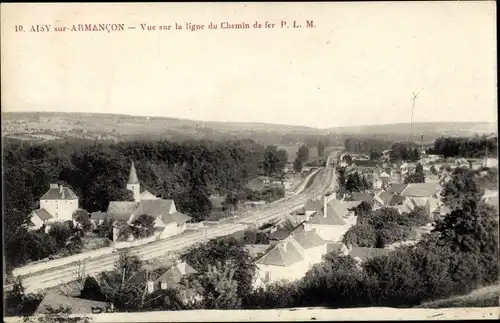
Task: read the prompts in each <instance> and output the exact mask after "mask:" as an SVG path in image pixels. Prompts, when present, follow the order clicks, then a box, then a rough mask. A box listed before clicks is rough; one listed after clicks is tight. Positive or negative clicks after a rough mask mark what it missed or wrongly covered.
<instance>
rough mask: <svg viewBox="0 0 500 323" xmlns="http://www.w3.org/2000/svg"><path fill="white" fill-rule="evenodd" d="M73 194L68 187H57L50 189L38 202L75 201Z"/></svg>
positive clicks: (76, 197)
mask: <svg viewBox="0 0 500 323" xmlns="http://www.w3.org/2000/svg"><path fill="white" fill-rule="evenodd" d="M77 199H78V196H76V194H75V192H73V191H72V190H71V189H70V188H69V187H66V186H62V185H61V186H59V187H51V188H49V190H48V191H47V192H46V193H45V194H44V195H42V197H41V198H40V200H77Z"/></svg>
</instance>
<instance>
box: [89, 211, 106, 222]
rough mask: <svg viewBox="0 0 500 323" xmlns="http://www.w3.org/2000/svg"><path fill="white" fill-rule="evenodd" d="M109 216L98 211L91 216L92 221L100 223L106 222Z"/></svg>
mask: <svg viewBox="0 0 500 323" xmlns="http://www.w3.org/2000/svg"><path fill="white" fill-rule="evenodd" d="M107 217H108V215H107V214H106V213H105V212H101V211H97V212H92V213H91V214H90V220H95V221H100V220H105V219H106V218H107Z"/></svg>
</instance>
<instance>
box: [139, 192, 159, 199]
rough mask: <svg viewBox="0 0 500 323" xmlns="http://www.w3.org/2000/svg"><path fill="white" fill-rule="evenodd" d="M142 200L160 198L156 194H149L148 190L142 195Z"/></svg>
mask: <svg viewBox="0 0 500 323" xmlns="http://www.w3.org/2000/svg"><path fill="white" fill-rule="evenodd" d="M140 199H141V200H156V199H158V197H156V196H155V195H154V194H152V193H151V192H149V191H148V190H144V191H143V192H142V193H141V195H140Z"/></svg>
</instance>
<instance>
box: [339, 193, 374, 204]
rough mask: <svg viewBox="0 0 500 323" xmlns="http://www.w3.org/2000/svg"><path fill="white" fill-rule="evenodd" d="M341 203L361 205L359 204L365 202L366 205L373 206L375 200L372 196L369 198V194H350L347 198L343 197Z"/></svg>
mask: <svg viewBox="0 0 500 323" xmlns="http://www.w3.org/2000/svg"><path fill="white" fill-rule="evenodd" d="M342 201H346V202H359V203H358V205H359V204H361V202H367V203H370V204H371V205H373V204H374V203H375V199H374V198H373V196H371V195H370V194H366V193H352V194H350V195H348V196H345V197H344V198H343V199H342Z"/></svg>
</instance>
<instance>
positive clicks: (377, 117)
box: [1, 1, 497, 128]
mask: <svg viewBox="0 0 500 323" xmlns="http://www.w3.org/2000/svg"><path fill="white" fill-rule="evenodd" d="M1 6H2V10H1V17H2V30H1V33H2V34H1V36H2V61H1V63H2V75H1V77H2V82H1V86H2V89H1V90H2V98H1V99H2V111H11V112H12V111H57V112H95V113H120V114H131V115H143V116H165V117H172V118H183V119H195V120H206V121H242V122H266V123H279V124H292V125H305V126H311V127H318V128H326V127H335V126H350V125H367V124H387V123H399V122H409V121H410V118H411V110H412V101H411V99H412V96H413V94H412V93H413V92H416V93H417V92H418V93H419V94H418V98H417V99H416V102H415V110H414V116H413V121H414V122H434V121H435V122H442V121H450V122H476V121H477V122H481V121H488V122H496V121H497V112H496V111H497V110H496V108H497V98H496V93H497V90H496V70H497V68H496V8H495V3H494V2H486V1H478V2H451V1H448V2H432V3H431V2H373V3H370V2H365V3H361V2H356V3H347V2H345V3H340V2H337V3H307V4H305V3H247V4H244V3H211V4H207V3H205V4H179V3H177V4H174V3H154V4H151V3H149V4H137V3H125V4H33V3H32V4H12V3H10V4H2V5H1ZM282 20H286V21H288V24H289V25H290V26H291V24H292V21H293V20H296V21H297V22H298V23H299V24H302V25H303V26H302V28H300V29H298V28H279V23H280V21H282ZM306 20H312V21H313V22H314V24H315V26H316V27H315V28H306V26H305V24H306V23H305V21H306ZM224 21H225V22H229V23H241V22H246V23H249V24H250V25H253V23H254V22H255V21H258V22H259V23H262V24H264V23H265V21H269V22H273V23H276V24H278V25H277V26H276V28H274V29H269V28H261V29H253V28H252V29H243V30H242V29H240V30H236V29H224V30H221V29H220V27H219V29H218V30H198V31H194V32H193V31H186V30H182V31H177V30H171V31H158V30H157V31H142V30H141V27H140V24H142V23H147V24H150V25H168V24H172V25H173V24H175V23H176V22H177V23H179V24H181V25H183V26H184V25H185V23H186V22H190V23H195V24H204V25H205V26H207V25H208V23H209V22H213V23H215V24H217V25H219V26H220V23H221V22H224ZM89 23H123V24H125V26H136V29H135V30H129V29H126V30H125V31H122V32H111V33H107V32H44V33H30V32H24V33H21V32H18V33H16V32H14V26H15V25H23V26H24V28H25V29H27V28H28V29H29V28H30V26H31V25H34V24H41V25H42V24H50V25H51V26H52V28H53V27H54V26H72V25H73V24H89Z"/></svg>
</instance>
